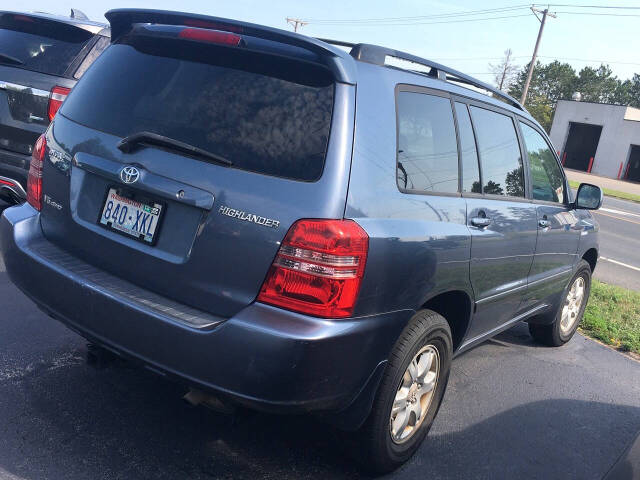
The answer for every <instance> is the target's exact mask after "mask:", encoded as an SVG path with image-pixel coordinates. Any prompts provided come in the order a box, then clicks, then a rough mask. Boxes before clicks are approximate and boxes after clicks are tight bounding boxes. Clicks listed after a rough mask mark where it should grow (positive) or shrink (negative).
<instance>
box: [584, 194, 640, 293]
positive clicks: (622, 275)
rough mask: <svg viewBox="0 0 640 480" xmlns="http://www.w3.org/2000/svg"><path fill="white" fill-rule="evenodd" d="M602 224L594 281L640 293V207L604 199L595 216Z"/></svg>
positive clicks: (607, 198)
mask: <svg viewBox="0 0 640 480" xmlns="http://www.w3.org/2000/svg"><path fill="white" fill-rule="evenodd" d="M594 216H595V218H596V220H598V223H599V224H600V256H601V258H600V262H599V263H598V267H597V268H596V273H595V277H596V278H598V279H600V280H602V281H604V282H607V283H612V284H615V285H620V286H622V287H625V288H630V289H632V290H638V291H640V204H639V203H635V202H628V201H625V200H619V199H616V198H611V197H605V199H604V204H603V205H602V208H601V209H600V210H597V211H596V212H595V213H594Z"/></svg>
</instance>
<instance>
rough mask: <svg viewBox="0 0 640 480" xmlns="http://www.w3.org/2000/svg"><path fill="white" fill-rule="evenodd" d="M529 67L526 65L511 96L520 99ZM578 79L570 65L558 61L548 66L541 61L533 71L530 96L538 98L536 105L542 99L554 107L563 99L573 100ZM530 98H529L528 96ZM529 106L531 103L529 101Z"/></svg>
mask: <svg viewBox="0 0 640 480" xmlns="http://www.w3.org/2000/svg"><path fill="white" fill-rule="evenodd" d="M528 70H529V65H526V66H525V67H524V68H523V69H522V70H521V71H520V73H518V76H517V78H516V80H515V81H514V83H513V84H512V85H511V88H510V89H509V95H511V96H512V97H514V98H520V97H521V95H522V89H523V88H524V83H525V81H526V79H527V71H528ZM575 79H576V71H575V70H574V69H573V67H572V66H571V65H569V64H568V63H560V62H558V61H557V60H556V61H553V62H551V63H548V64H547V65H542V64H541V63H540V61H538V62H536V67H535V68H534V69H533V76H532V77H531V84H530V85H529V95H531V96H532V97H536V99H537V101H536V103H539V102H540V99H542V98H546V99H548V102H549V103H550V104H551V105H552V106H553V104H554V103H555V102H557V101H558V100H562V99H568V98H571V95H572V94H573V92H574V91H575V90H574V83H575ZM527 98H528V96H527ZM527 104H529V101H527Z"/></svg>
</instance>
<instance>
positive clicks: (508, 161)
mask: <svg viewBox="0 0 640 480" xmlns="http://www.w3.org/2000/svg"><path fill="white" fill-rule="evenodd" d="M468 109H469V112H470V115H471V120H472V124H473V131H474V132H475V139H476V144H477V152H478V156H479V159H480V169H479V173H478V174H475V173H473V174H472V175H478V176H479V178H473V177H471V178H469V177H467V178H465V173H464V172H463V187H464V188H463V190H464V191H463V196H464V197H465V198H466V202H467V223H468V226H469V229H470V230H471V264H470V277H471V284H472V286H473V290H474V294H475V297H476V307H475V314H474V319H473V322H472V324H471V326H470V327H469V332H468V334H467V341H470V340H472V339H473V338H474V337H478V336H481V335H483V334H485V333H488V332H490V331H492V330H494V329H497V328H499V327H501V326H502V325H503V324H505V323H506V322H508V321H509V320H511V319H512V318H514V317H515V316H516V315H517V314H518V312H519V310H520V304H521V301H522V298H523V294H524V292H525V289H526V287H527V276H528V274H529V269H530V268H531V263H532V261H533V255H534V251H535V245H536V229H537V219H536V209H535V206H534V205H532V204H531V203H530V201H529V200H528V199H527V198H526V183H525V170H524V163H523V158H522V153H521V149H520V142H519V138H518V135H517V131H516V125H515V123H514V117H513V115H512V114H510V113H509V112H506V111H504V110H501V109H497V108H494V107H491V106H488V105H485V104H482V103H475V102H470V104H469V106H468ZM456 111H457V113H458V123H459V125H462V124H463V122H465V123H466V122H468V120H467V116H466V115H468V114H467V113H466V109H465V108H463V107H461V106H458V107H457V109H456ZM467 130H468V129H467ZM460 131H461V135H463V134H464V132H463V130H462V128H461V129H460ZM467 135H468V134H467ZM463 166H464V162H463Z"/></svg>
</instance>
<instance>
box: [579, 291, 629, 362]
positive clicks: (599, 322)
mask: <svg viewBox="0 0 640 480" xmlns="http://www.w3.org/2000/svg"><path fill="white" fill-rule="evenodd" d="M580 330H581V331H582V332H583V333H584V334H586V335H588V336H590V337H592V338H595V339H597V340H600V341H601V342H602V343H605V344H607V345H611V346H613V347H615V348H617V349H619V350H621V351H624V352H634V353H636V354H640V292H634V291H632V290H627V289H626V288H622V287H618V286H615V285H608V284H606V283H602V282H599V281H598V280H593V282H592V284H591V295H590V297H589V303H588V304H587V308H586V309H585V312H584V318H583V320H582V323H581V324H580Z"/></svg>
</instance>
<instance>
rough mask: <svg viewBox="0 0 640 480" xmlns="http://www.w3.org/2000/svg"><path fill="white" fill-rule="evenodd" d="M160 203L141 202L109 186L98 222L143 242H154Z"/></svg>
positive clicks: (160, 209) (160, 207)
mask: <svg viewBox="0 0 640 480" xmlns="http://www.w3.org/2000/svg"><path fill="white" fill-rule="evenodd" d="M161 213H162V205H160V204H159V203H155V202H153V203H143V202H139V201H137V200H134V199H132V198H128V197H125V196H123V195H120V194H118V191H117V190H116V189H115V188H110V189H109V193H108V194H107V199H106V200H105V202H104V207H103V208H102V215H101V216H100V223H101V224H102V225H104V226H106V227H107V228H111V229H113V230H117V231H118V232H121V233H124V234H126V235H130V236H132V237H135V238H137V239H138V240H142V241H143V242H145V243H150V244H152V243H154V236H155V233H156V231H157V229H158V222H159V220H160V214H161Z"/></svg>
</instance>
